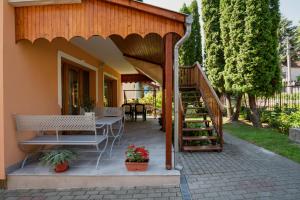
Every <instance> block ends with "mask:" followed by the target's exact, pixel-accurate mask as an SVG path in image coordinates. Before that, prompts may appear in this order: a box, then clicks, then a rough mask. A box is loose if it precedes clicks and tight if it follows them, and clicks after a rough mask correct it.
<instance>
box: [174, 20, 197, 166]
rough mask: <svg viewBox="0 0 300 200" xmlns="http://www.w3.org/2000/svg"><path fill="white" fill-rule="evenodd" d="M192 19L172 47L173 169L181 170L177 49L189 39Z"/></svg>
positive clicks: (186, 21)
mask: <svg viewBox="0 0 300 200" xmlns="http://www.w3.org/2000/svg"><path fill="white" fill-rule="evenodd" d="M192 23H193V17H192V15H189V16H188V17H187V18H186V20H185V26H186V32H185V35H184V36H183V37H182V38H181V39H180V40H179V41H178V42H177V43H176V44H175V47H174V66H173V67H174V68H173V69H174V107H175V108H174V115H175V116H174V121H175V123H174V150H175V151H174V167H175V168H176V169H179V170H180V169H182V167H180V166H176V164H177V153H178V152H179V145H178V136H179V120H178V119H179V115H178V107H179V48H180V46H181V45H182V44H183V43H184V42H185V41H186V40H187V39H188V38H189V37H190V35H191V30H192Z"/></svg>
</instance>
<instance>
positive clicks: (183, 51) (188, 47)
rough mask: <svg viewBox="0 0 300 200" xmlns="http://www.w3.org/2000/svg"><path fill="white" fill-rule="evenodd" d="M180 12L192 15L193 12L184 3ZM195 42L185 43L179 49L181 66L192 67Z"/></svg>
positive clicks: (189, 40) (188, 41)
mask: <svg viewBox="0 0 300 200" xmlns="http://www.w3.org/2000/svg"><path fill="white" fill-rule="evenodd" d="M180 12H182V13H184V14H187V15H190V14H191V12H190V10H189V8H188V7H187V5H186V4H185V3H184V4H183V6H182V8H181V9H180ZM190 38H191V37H190ZM192 41H193V40H191V39H188V40H187V41H185V42H184V43H183V45H182V47H181V48H180V49H179V62H180V65H182V66H188V65H191V63H193V62H194V61H193V56H191V55H193V49H194V48H193V46H192V45H193V43H192Z"/></svg>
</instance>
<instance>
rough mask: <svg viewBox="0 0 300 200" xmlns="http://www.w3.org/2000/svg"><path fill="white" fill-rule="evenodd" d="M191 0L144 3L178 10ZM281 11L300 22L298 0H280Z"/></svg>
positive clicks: (160, 0)
mask: <svg viewBox="0 0 300 200" xmlns="http://www.w3.org/2000/svg"><path fill="white" fill-rule="evenodd" d="M191 1H192V0H144V2H145V3H149V4H153V5H156V6H160V7H163V8H167V9H170V10H174V11H178V10H179V9H180V8H181V6H182V4H183V3H184V2H185V3H187V4H189V3H190V2H191ZM198 1H199V2H200V0H198ZM280 4H281V5H280V6H281V13H282V14H283V15H284V16H285V17H287V18H288V19H289V20H292V21H293V22H294V24H295V25H297V24H299V22H300V0H280Z"/></svg>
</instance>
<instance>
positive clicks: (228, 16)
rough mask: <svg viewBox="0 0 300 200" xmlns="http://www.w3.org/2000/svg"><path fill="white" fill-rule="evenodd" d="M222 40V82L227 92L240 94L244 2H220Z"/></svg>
mask: <svg viewBox="0 0 300 200" xmlns="http://www.w3.org/2000/svg"><path fill="white" fill-rule="evenodd" d="M222 7H223V9H222V12H221V13H222V14H221V16H222V20H221V27H222V36H223V37H222V38H223V42H224V50H225V68H224V80H225V88H226V90H227V91H230V92H233V93H240V90H239V85H238V84H237V83H238V80H241V79H242V76H243V74H241V73H239V69H238V63H239V62H240V54H241V46H242V45H243V43H244V34H245V32H244V31H245V11H246V5H245V1H244V0H223V2H222Z"/></svg>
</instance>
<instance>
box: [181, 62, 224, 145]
mask: <svg viewBox="0 0 300 200" xmlns="http://www.w3.org/2000/svg"><path fill="white" fill-rule="evenodd" d="M180 86H181V87H193V88H195V89H196V90H198V91H199V92H200V93H201V96H202V98H203V101H204V103H205V105H206V107H207V110H208V113H209V115H210V117H211V121H212V123H213V125H214V127H215V130H216V132H217V134H218V136H219V138H220V144H221V147H223V129H222V125H223V109H224V106H223V105H222V103H221V101H220V99H219V97H218V96H217V94H216V92H215V90H214V89H213V87H212V86H211V84H210V82H209V80H208V79H207V77H206V75H205V73H204V71H203V70H202V68H201V66H200V64H199V63H198V62H196V63H195V64H194V65H193V67H182V68H181V70H180Z"/></svg>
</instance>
